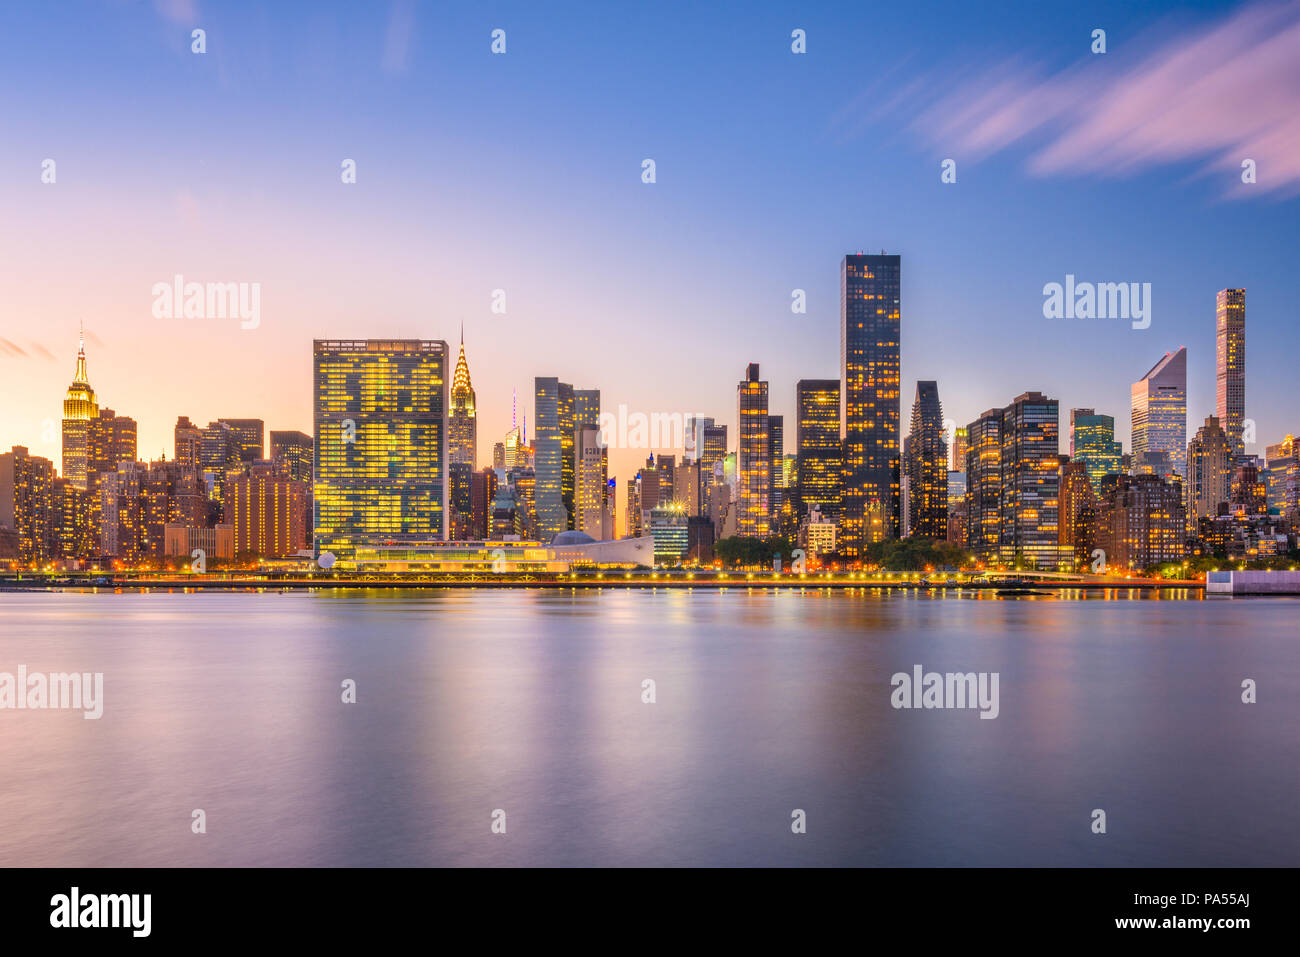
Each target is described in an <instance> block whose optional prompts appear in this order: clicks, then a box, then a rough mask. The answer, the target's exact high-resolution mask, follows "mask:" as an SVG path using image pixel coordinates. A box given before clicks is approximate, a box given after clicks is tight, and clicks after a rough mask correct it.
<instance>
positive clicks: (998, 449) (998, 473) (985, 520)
mask: <svg viewBox="0 0 1300 957" xmlns="http://www.w3.org/2000/svg"><path fill="white" fill-rule="evenodd" d="M966 431H967V436H968V438H967V444H966V547H967V549H969V550H970V552H971V553H972V554H973V555H974V556H975V557H976V558H977V559H979V560H980V561H982V562H990V561H994V560H996V559H997V556H998V544H999V541H1000V538H1001V535H1000V532H999V527H1000V522H1001V510H1002V410H1001V409H989V410H988V411H987V412H985V413H984V414H983V415H981V416H980V417H979V418H978V419H976V420H975V421H974V422H972V423H971V424H970V425H969V426H968V427H967V430H966Z"/></svg>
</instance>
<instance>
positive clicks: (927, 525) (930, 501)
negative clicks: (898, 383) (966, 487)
mask: <svg viewBox="0 0 1300 957" xmlns="http://www.w3.org/2000/svg"><path fill="white" fill-rule="evenodd" d="M907 459H908V461H907V475H908V501H909V508H908V515H909V519H910V520H909V523H908V524H909V530H910V532H911V534H912V535H913V536H915V537H917V538H928V539H934V540H935V541H942V540H943V539H944V538H946V537H947V534H948V443H947V440H946V437H945V436H944V431H943V405H942V404H941V403H940V402H939V384H938V383H937V382H934V381H931V380H922V381H919V382H917V384H916V399H915V401H914V402H913V403H912V423H911V432H910V433H909V436H908V444H907Z"/></svg>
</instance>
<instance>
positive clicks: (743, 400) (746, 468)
mask: <svg viewBox="0 0 1300 957" xmlns="http://www.w3.org/2000/svg"><path fill="white" fill-rule="evenodd" d="M736 421H737V422H738V423H739V433H740V434H739V438H738V444H737V446H736V449H737V458H736V484H737V495H736V497H737V501H738V503H739V506H740V511H739V513H738V515H737V520H736V534H737V535H739V536H742V537H746V538H766V537H767V535H768V533H769V529H770V528H771V494H772V452H771V448H772V446H771V436H770V433H769V428H770V423H769V419H768V414H767V383H766V382H763V381H762V380H760V379H759V377H758V363H757V362H751V363H750V364H749V366H748V367H747V368H746V370H745V378H744V379H742V380H741V381H740V382H739V383H738V384H737V386H736ZM642 507H643V508H644V507H645V506H644V504H643V506H642Z"/></svg>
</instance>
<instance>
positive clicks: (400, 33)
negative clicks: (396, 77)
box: [379, 0, 415, 73]
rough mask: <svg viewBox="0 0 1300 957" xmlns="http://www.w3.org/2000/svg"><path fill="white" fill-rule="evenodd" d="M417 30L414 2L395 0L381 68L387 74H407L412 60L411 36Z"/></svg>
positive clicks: (389, 19) (391, 10)
mask: <svg viewBox="0 0 1300 957" xmlns="http://www.w3.org/2000/svg"><path fill="white" fill-rule="evenodd" d="M414 29H415V4H414V3H413V2H412V0H393V5H392V7H391V9H390V10H389V12H388V30H387V32H386V34H385V35H384V52H383V55H382V56H381V58H380V61H379V66H380V68H381V69H382V70H383V71H384V72H385V73H405V72H406V67H407V64H408V63H409V62H410V59H411V34H412V32H413V31H414Z"/></svg>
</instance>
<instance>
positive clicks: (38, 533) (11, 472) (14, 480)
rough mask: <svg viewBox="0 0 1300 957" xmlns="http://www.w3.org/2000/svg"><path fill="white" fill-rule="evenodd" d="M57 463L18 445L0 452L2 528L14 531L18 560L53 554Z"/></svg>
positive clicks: (34, 561) (34, 562)
mask: <svg viewBox="0 0 1300 957" xmlns="http://www.w3.org/2000/svg"><path fill="white" fill-rule="evenodd" d="M53 485H54V463H53V462H51V461H50V460H49V459H47V458H42V457H41V456H39V455H32V454H31V453H29V452H28V450H27V448H26V446H22V445H15V446H14V447H13V448H12V449H11V450H10V451H8V452H4V453H2V454H0V528H6V529H9V530H10V531H12V532H13V533H14V535H15V537H16V539H17V543H18V549H17V552H18V555H17V558H18V562H19V564H21V565H24V566H38V565H40V564H42V563H43V562H45V561H46V560H47V559H49V558H52V557H54V556H53V554H52V553H51V551H50V542H51V540H52V539H53V538H55V537H57V536H56V535H54V534H52V533H53V531H54V529H53V528H52V525H51V522H50V517H51V508H50V493H51V489H52V487H53Z"/></svg>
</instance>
